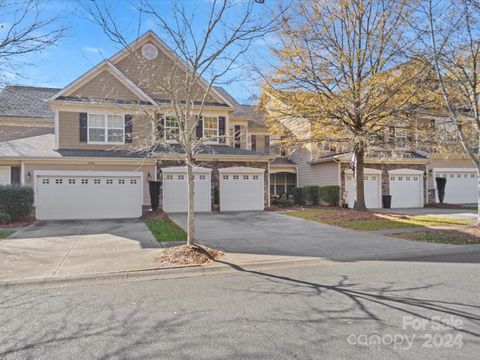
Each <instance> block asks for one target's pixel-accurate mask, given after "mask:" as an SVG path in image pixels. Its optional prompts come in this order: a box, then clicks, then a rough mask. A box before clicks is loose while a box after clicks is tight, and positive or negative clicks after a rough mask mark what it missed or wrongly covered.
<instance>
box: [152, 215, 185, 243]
mask: <svg viewBox="0 0 480 360" xmlns="http://www.w3.org/2000/svg"><path fill="white" fill-rule="evenodd" d="M145 224H147V226H148V228H149V229H150V231H151V232H152V234H153V235H154V236H155V238H156V239H157V241H159V242H162V241H182V240H187V233H186V232H185V231H183V229H182V228H180V227H179V226H178V225H177V224H175V223H174V222H173V221H172V220H170V219H169V218H168V217H164V218H159V219H147V220H145Z"/></svg>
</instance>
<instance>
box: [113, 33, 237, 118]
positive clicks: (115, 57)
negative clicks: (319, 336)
mask: <svg viewBox="0 0 480 360" xmlns="http://www.w3.org/2000/svg"><path fill="white" fill-rule="evenodd" d="M149 36H151V37H152V38H153V40H154V41H155V42H156V43H157V46H158V47H159V48H161V49H162V50H163V51H164V53H165V54H166V55H167V56H168V57H169V58H170V59H171V60H173V61H177V62H179V63H180V64H181V65H182V66H183V67H184V68H185V69H186V70H190V67H189V66H188V64H187V63H186V62H185V61H184V60H183V59H182V58H180V57H179V56H178V55H177V54H176V53H175V52H174V51H173V50H172V49H171V48H170V46H168V45H167V44H166V43H165V42H164V41H163V40H162V39H160V38H159V37H158V35H157V34H155V33H154V32H153V31H152V30H148V31H147V32H146V33H145V34H143V35H142V36H140V37H139V38H138V39H136V40H134V41H132V42H131V43H130V44H128V45H127V46H126V47H125V48H124V49H122V50H120V51H119V52H118V53H116V54H115V55H113V56H112V57H111V58H110V60H109V61H110V62H112V63H113V64H116V63H117V62H118V61H120V60H121V59H123V57H124V55H125V54H126V53H127V52H128V51H129V49H130V50H131V49H133V50H134V49H135V47H137V46H141V45H142V44H143V43H144V42H146V41H147V40H148V37H149ZM199 79H200V82H201V83H202V84H203V85H204V86H206V87H208V85H209V84H208V82H207V81H206V80H205V79H204V78H203V77H201V76H200V77H199ZM210 92H212V93H214V94H215V95H216V96H217V97H219V98H220V99H221V100H223V101H224V102H225V104H227V105H228V106H229V107H231V108H232V109H235V105H233V104H232V103H231V102H230V101H228V99H227V98H225V97H224V96H223V95H222V94H221V93H220V92H219V91H217V90H216V89H215V87H213V86H211V87H210Z"/></svg>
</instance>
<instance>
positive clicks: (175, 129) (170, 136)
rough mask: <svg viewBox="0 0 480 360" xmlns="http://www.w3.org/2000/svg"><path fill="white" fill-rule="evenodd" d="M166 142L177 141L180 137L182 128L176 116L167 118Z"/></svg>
mask: <svg viewBox="0 0 480 360" xmlns="http://www.w3.org/2000/svg"><path fill="white" fill-rule="evenodd" d="M164 124H165V125H164V126H165V131H164V132H165V140H167V141H176V138H178V136H179V135H180V126H179V124H178V120H177V118H176V117H175V116H165V122H164Z"/></svg>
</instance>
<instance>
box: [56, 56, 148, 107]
mask: <svg viewBox="0 0 480 360" xmlns="http://www.w3.org/2000/svg"><path fill="white" fill-rule="evenodd" d="M103 71H107V72H109V73H110V74H111V75H113V76H114V77H115V78H116V79H117V80H118V81H119V82H120V83H121V84H122V85H123V86H125V87H126V88H127V89H129V90H130V91H131V92H132V93H133V94H135V95H136V96H138V98H139V99H140V100H142V99H143V100H144V101H146V102H147V103H150V104H151V105H157V103H156V102H155V100H153V99H152V98H151V97H150V96H148V95H147V94H146V93H145V92H144V91H143V90H142V89H140V88H139V87H138V86H137V85H135V84H134V83H133V82H132V81H131V80H129V79H128V78H127V77H126V76H125V74H123V73H122V72H121V71H120V70H119V69H118V68H116V67H115V66H114V65H113V64H112V63H111V62H110V61H108V60H104V61H102V62H101V63H100V64H98V65H97V66H95V67H94V68H93V69H90V70H89V71H87V72H86V73H85V74H83V75H82V76H80V77H79V78H77V79H76V80H74V81H73V82H71V83H70V84H68V85H67V86H66V87H64V88H63V89H61V90H60V91H58V92H56V93H55V94H53V96H51V97H50V98H49V99H48V100H49V101H53V100H55V99H62V98H64V99H68V98H69V97H68V94H71V93H73V92H74V91H75V90H77V89H79V88H80V87H81V86H83V85H85V84H86V83H88V82H89V81H91V80H93V79H94V78H95V76H97V75H98V74H100V73H102V72H103Z"/></svg>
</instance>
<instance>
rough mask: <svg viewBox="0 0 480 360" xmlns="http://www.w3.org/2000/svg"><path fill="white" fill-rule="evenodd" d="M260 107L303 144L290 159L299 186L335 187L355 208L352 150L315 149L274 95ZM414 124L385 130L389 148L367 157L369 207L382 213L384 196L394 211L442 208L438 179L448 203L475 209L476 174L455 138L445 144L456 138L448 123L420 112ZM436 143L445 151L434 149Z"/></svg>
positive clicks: (305, 129)
mask: <svg viewBox="0 0 480 360" xmlns="http://www.w3.org/2000/svg"><path fill="white" fill-rule="evenodd" d="M261 107H262V108H263V109H264V111H266V112H267V117H270V118H271V119H273V120H274V121H276V122H280V124H281V127H283V129H284V131H285V132H286V133H288V134H289V135H290V136H292V137H293V138H294V139H296V141H297V143H301V145H298V146H293V147H292V149H290V152H289V157H288V159H290V160H292V161H293V162H294V163H295V164H296V167H297V183H298V186H301V187H303V186H308V185H319V186H323V185H337V186H339V189H340V194H339V195H340V199H341V200H342V202H343V203H344V204H346V205H348V206H349V207H352V206H353V204H354V201H355V193H356V191H355V187H356V184H355V179H354V172H353V171H352V169H351V167H352V166H351V165H352V161H353V162H354V161H355V160H354V158H353V153H352V151H351V148H350V147H349V146H348V144H347V145H346V146H345V145H342V144H333V146H332V144H330V143H328V142H321V143H312V141H311V135H310V125H309V122H308V121H307V120H306V119H302V117H301V116H291V115H285V114H290V111H285V107H288V104H286V103H284V101H282V100H280V99H278V98H277V97H275V96H274V95H273V94H269V93H266V94H264V96H263V98H262V103H261ZM288 108H289V107H288ZM282 109H283V110H282ZM411 121H412V123H411V124H409V126H405V124H398V126H395V125H394V126H391V127H389V128H388V129H386V131H385V134H383V135H384V137H383V135H382V137H381V139H382V141H384V145H385V146H383V147H382V146H381V145H380V146H372V147H371V148H370V149H369V151H368V152H367V155H366V159H365V169H364V181H365V183H364V186H365V200H366V205H367V207H368V208H380V207H382V206H383V204H382V196H383V195H391V197H392V199H391V206H392V207H396V208H407V207H423V206H424V204H426V203H434V202H438V196H437V191H436V181H435V178H436V177H446V178H447V185H446V192H445V202H446V203H450V204H468V203H476V202H477V197H478V193H477V187H478V176H477V170H476V168H475V167H474V165H473V163H472V161H471V160H470V159H469V158H468V156H466V155H465V154H464V153H462V151H461V149H459V146H458V140H455V136H452V144H450V145H449V144H445V136H442V133H445V132H450V133H454V131H453V129H451V125H450V128H449V124H450V122H449V121H448V119H446V118H445V116H442V115H441V114H435V113H433V112H432V111H423V112H420V111H419V112H418V114H417V116H415V118H414V119H413V120H411ZM425 126H426V127H425ZM407 129H408V131H407ZM420 129H421V131H420ZM420 134H422V135H421V136H420ZM379 135H380V134H379ZM451 135H454V134H451ZM438 139H441V142H442V145H443V147H444V149H443V151H437V150H436V149H435V147H434V146H432V145H434V144H435V141H436V140H438ZM445 145H447V146H445Z"/></svg>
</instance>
